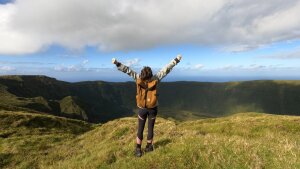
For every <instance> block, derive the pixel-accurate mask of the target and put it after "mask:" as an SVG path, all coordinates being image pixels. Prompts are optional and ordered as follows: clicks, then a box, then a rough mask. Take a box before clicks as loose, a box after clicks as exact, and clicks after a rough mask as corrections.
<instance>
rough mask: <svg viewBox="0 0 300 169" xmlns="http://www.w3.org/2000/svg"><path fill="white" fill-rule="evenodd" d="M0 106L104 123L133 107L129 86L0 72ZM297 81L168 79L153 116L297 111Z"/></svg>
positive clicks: (299, 98) (299, 112)
mask: <svg viewBox="0 0 300 169" xmlns="http://www.w3.org/2000/svg"><path fill="white" fill-rule="evenodd" d="M0 93H1V95H0V109H4V110H12V111H18V110H21V111H22V110H24V111H31V112H36V113H48V114H53V115H58V116H64V117H72V118H77V119H81V120H87V121H89V122H106V121H109V120H112V119H116V118H120V117H126V116H132V115H134V112H135V111H136V110H135V109H136V105H135V84H134V83H133V82H125V83H109V82H102V81H87V82H78V83H67V82H63V81H58V80H56V79H54V78H49V77H46V76H0ZM299 103H300V81H246V82H229V83H206V82H168V83H161V84H160V88H159V105H160V106H159V114H160V115H161V116H163V117H165V118H168V117H171V118H174V119H176V120H187V119H195V118H197V119H199V118H207V117H220V116H224V115H229V114H234V113H238V112H249V111H254V112H266V113H271V114H287V115H300V106H298V105H299Z"/></svg>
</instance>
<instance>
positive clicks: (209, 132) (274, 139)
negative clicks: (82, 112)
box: [0, 111, 300, 169]
mask: <svg viewBox="0 0 300 169" xmlns="http://www.w3.org/2000/svg"><path fill="white" fill-rule="evenodd" d="M0 129H1V130H0V131H1V132H0V168H53V169H54V168H55V169H58V168H72V169H76V168H118V169H119V168H141V167H143V168H238V169H241V168H270V169H274V168H300V158H299V157H300V117H297V116H284V115H270V114H262V113H238V114H235V115H231V116H228V117H222V118H207V119H202V120H194V121H186V122H178V121H173V120H166V119H164V118H158V119H157V123H156V126H155V144H154V146H155V151H154V152H151V153H148V154H144V155H143V156H142V157H141V158H136V157H134V155H133V150H134V146H135V143H134V140H135V135H136V134H135V133H136V118H131V117H127V118H121V119H116V120H113V121H109V122H107V123H104V124H102V125H100V124H98V125H95V124H90V123H87V122H83V121H79V120H72V119H66V118H60V117H55V116H50V115H39V114H32V113H26V112H10V111H0ZM144 134H146V133H144ZM144 146H145V145H143V147H144Z"/></svg>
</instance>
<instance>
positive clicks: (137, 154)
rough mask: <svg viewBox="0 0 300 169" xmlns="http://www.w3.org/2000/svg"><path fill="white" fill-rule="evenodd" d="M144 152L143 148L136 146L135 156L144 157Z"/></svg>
mask: <svg viewBox="0 0 300 169" xmlns="http://www.w3.org/2000/svg"><path fill="white" fill-rule="evenodd" d="M142 155H143V153H142V149H141V148H138V147H137V148H136V149H135V156H136V157H142Z"/></svg>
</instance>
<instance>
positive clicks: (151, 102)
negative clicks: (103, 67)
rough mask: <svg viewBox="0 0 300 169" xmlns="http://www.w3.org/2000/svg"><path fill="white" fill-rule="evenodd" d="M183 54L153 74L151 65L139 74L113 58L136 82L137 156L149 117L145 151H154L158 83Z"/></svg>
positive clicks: (139, 154) (140, 150)
mask: <svg viewBox="0 0 300 169" xmlns="http://www.w3.org/2000/svg"><path fill="white" fill-rule="evenodd" d="M181 58H182V56H181V55H177V57H176V58H175V59H173V60H172V61H171V62H170V63H169V64H167V65H166V66H165V67H164V68H162V69H161V70H160V71H159V72H158V73H156V74H155V75H153V74H152V70H151V68H150V67H148V66H145V67H143V69H142V70H141V73H140V74H138V73H136V72H135V71H134V70H132V69H131V68H130V67H128V66H126V65H124V64H122V63H120V62H118V61H117V60H116V59H115V58H113V59H112V63H113V64H115V65H116V66H117V68H118V70H120V71H122V72H124V73H126V74H128V75H129V76H131V77H132V78H133V79H134V80H135V82H136V90H137V91H136V103H137V107H138V108H139V111H138V129H137V130H138V131H137V137H136V149H135V155H136V156H137V157H141V156H142V154H143V153H142V148H141V144H142V140H143V132H144V127H145V123H146V120H147V117H148V135H147V145H146V148H145V152H150V151H153V149H154V148H153V144H152V143H153V129H154V123H155V119H156V115H157V107H158V93H157V89H158V83H159V82H160V81H161V80H162V79H163V78H164V77H165V76H166V75H167V74H168V73H170V71H171V70H172V69H173V67H174V66H175V65H177V64H178V63H179V62H180V60H181Z"/></svg>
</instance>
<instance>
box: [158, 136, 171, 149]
mask: <svg viewBox="0 0 300 169" xmlns="http://www.w3.org/2000/svg"><path fill="white" fill-rule="evenodd" d="M171 142H172V140H171V139H169V138H165V139H161V140H158V141H157V142H155V143H154V147H155V148H160V147H164V146H166V145H167V144H169V143H171Z"/></svg>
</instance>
